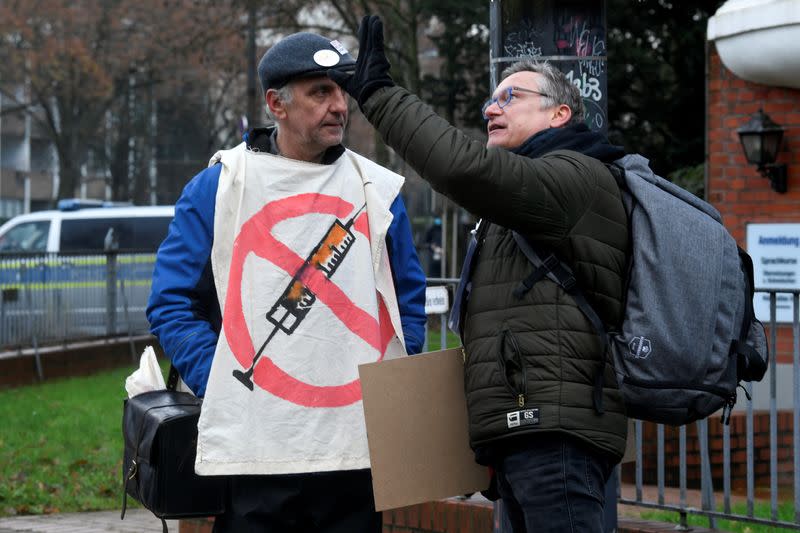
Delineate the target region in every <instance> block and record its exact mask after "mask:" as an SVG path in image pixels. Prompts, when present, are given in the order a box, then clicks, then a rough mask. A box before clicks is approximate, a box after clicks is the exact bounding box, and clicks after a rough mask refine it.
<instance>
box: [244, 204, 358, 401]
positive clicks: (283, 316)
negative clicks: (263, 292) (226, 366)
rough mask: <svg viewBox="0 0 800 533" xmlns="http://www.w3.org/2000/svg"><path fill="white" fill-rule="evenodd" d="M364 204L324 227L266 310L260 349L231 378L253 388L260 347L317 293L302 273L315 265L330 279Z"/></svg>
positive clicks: (300, 315) (293, 323) (292, 323)
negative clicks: (266, 329)
mask: <svg viewBox="0 0 800 533" xmlns="http://www.w3.org/2000/svg"><path fill="white" fill-rule="evenodd" d="M365 207H366V204H364V205H362V206H361V207H360V208H359V209H358V211H356V213H355V214H354V215H353V216H352V217H350V219H349V220H348V221H347V222H346V223H344V224H342V223H341V222H340V221H339V220H334V222H333V224H332V225H331V227H330V228H328V231H327V232H326V233H325V236H324V237H323V238H322V240H321V241H320V242H319V244H317V246H315V247H314V249H313V250H312V251H311V253H310V254H308V258H307V259H306V260H305V262H304V263H303V265H302V266H301V267H300V268H299V269H298V271H297V273H296V274H295V275H294V277H293V278H292V279H291V281H289V285H288V286H287V287H286V290H284V291H283V294H282V295H281V297H280V298H279V299H278V301H277V302H275V304H274V305H273V306H272V308H271V309H270V310H269V312H268V313H267V317H266V318H267V320H268V321H269V322H270V323H271V324H273V326H274V327H273V328H272V331H271V332H270V334H269V336H268V337H267V340H265V341H264V344H262V345H261V348H259V349H258V351H257V352H256V354H255V355H254V356H253V361H252V363H251V364H250V368H248V369H247V370H246V371H241V370H234V371H233V377H235V378H236V379H238V380H239V381H241V382H242V384H243V385H244V386H245V387H247V388H248V389H250V390H253V370H254V369H255V367H256V363H257V362H258V360H259V358H260V357H261V354H262V352H263V351H264V348H266V347H267V344H269V341H271V340H272V338H273V337H274V336H275V334H276V333H278V331H283V332H284V333H286V334H287V335H291V334H292V333H293V332H294V330H295V329H296V328H297V326H298V325H299V324H300V322H302V321H303V319H304V318H305V317H306V315H307V314H308V312H309V311H310V310H311V306H312V305H314V302H315V301H316V300H317V296H316V295H315V294H314V293H313V292H312V291H311V289H310V288H308V287H307V286H306V285H305V284H304V283H303V281H302V278H303V274H304V273H305V272H306V271H307V270H308V269H310V268H315V269H317V270H320V271H322V272H323V273H324V274H325V276H326V277H327V278H328V279H331V276H333V273H334V272H336V269H337V268H339V265H341V264H342V261H344V258H345V256H346V255H347V252H348V251H350V248H351V247H352V246H353V243H354V242H355V241H356V238H355V235H353V232H352V231H351V228H352V227H353V224H354V223H355V220H356V218H358V215H359V214H360V213H361V211H362V210H363V209H364V208H365Z"/></svg>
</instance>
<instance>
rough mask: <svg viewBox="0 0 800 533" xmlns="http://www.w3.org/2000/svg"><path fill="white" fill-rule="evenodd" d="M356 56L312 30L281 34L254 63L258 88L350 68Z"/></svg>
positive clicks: (275, 86) (354, 62)
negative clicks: (280, 37)
mask: <svg viewBox="0 0 800 533" xmlns="http://www.w3.org/2000/svg"><path fill="white" fill-rule="evenodd" d="M355 64H356V60H355V59H354V58H353V56H351V55H350V53H349V52H348V51H347V49H346V48H345V47H344V46H343V45H342V44H341V43H340V42H339V41H332V40H330V39H326V38H325V37H322V36H321V35H317V34H316V33H308V32H300V33H293V34H291V35H289V36H288V37H284V38H283V39H281V40H280V41H278V42H277V43H275V45H273V46H272V48H270V49H269V50H267V53H266V54H264V56H263V57H262V58H261V61H260V62H259V63H258V77H259V79H260V80H261V88H262V89H264V92H267V89H280V88H281V87H283V86H284V85H286V84H287V83H288V82H289V81H291V80H292V79H294V78H305V77H310V76H318V75H321V74H322V75H324V74H325V73H326V72H328V70H329V69H337V70H353V69H354V68H355Z"/></svg>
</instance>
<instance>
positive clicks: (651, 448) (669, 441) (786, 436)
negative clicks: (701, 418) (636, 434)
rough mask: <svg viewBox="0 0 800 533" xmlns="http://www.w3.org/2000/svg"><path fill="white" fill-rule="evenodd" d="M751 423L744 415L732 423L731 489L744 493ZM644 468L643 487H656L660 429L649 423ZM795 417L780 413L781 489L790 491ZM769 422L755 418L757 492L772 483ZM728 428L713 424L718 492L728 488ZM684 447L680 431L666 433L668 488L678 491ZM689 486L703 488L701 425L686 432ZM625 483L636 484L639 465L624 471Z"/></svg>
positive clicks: (645, 432)
mask: <svg viewBox="0 0 800 533" xmlns="http://www.w3.org/2000/svg"><path fill="white" fill-rule="evenodd" d="M746 424H747V421H746V417H745V415H744V414H743V413H742V414H735V415H734V416H732V417H731V423H730V452H731V459H730V461H731V462H730V468H731V486H732V487H733V488H734V489H744V488H745V487H746V486H747V485H746V483H747V426H746ZM642 427H643V435H642V443H643V447H642V465H643V470H642V474H643V482H644V484H646V485H655V484H656V483H657V482H658V477H657V476H658V473H657V466H658V462H657V461H658V456H657V453H658V448H657V438H658V434H657V429H656V425H655V424H652V423H649V422H646V423H643V424H642ZM792 430H793V423H792V413H791V412H780V413H778V415H777V433H778V441H777V449H778V454H777V458H778V465H777V471H778V484H779V485H782V486H791V485H792V483H793V480H794V477H793V459H792V451H793V448H792ZM769 432H770V421H769V413H766V412H759V413H755V415H754V417H753V447H754V450H753V451H754V472H755V486H757V487H768V486H769V483H770V475H769V465H770V441H769ZM722 433H723V426H722V424H720V423H719V419H717V418H713V417H712V418H710V419H709V421H708V434H709V435H708V440H709V458H710V460H711V475H712V477H713V479H714V487H715V488H717V489H721V488H722V482H723V467H724V462H723V459H724V457H723V435H722ZM679 450H680V443H679V430H678V428H676V427H669V426H665V427H664V484H665V485H666V486H668V487H678V486H679V483H680V477H679V476H680V455H679V453H680V452H679ZM686 464H687V467H686V478H687V479H686V483H687V486H688V487H689V488H700V443H699V441H698V439H697V425H696V424H690V425H688V426H687V427H686ZM622 479H623V481H624V482H627V483H634V482H635V479H636V478H635V470H634V463H628V464H625V465H623V468H622Z"/></svg>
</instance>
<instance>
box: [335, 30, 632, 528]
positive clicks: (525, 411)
mask: <svg viewBox="0 0 800 533" xmlns="http://www.w3.org/2000/svg"><path fill="white" fill-rule="evenodd" d="M359 40H360V50H359V54H358V61H357V63H356V69H355V72H354V73H352V74H350V73H336V72H331V73H330V74H329V76H330V77H331V78H333V79H334V80H335V81H336V82H337V83H339V84H340V85H341V86H342V87H343V88H344V89H345V90H346V91H347V92H348V93H350V94H351V95H352V96H353V97H354V98H355V99H356V100H357V101H358V103H359V105H360V106H361V109H362V111H363V112H364V114H365V116H366V117H367V118H368V119H369V121H370V122H371V123H372V124H373V126H374V127H375V128H376V129H377V130H378V131H379V132H380V133H381V134H382V136H383V138H384V140H385V141H386V143H387V144H388V145H389V146H391V147H392V148H393V149H394V150H395V151H396V152H397V153H398V154H399V155H400V156H401V157H403V158H404V159H405V160H406V161H407V162H408V163H409V164H411V166H413V167H414V169H415V170H416V171H417V172H418V173H419V174H420V175H421V176H422V177H423V178H424V179H426V180H427V181H429V182H430V183H431V185H432V186H433V188H434V189H436V190H437V191H439V192H441V193H442V194H444V195H445V196H448V197H449V198H450V199H452V200H453V201H455V202H456V203H458V204H459V205H461V206H463V207H465V208H466V209H468V210H469V211H470V212H472V213H473V214H475V215H477V216H479V217H480V218H481V219H482V222H481V223H480V224H479V226H478V229H477V231H476V245H475V248H474V249H473V250H472V253H471V254H468V256H469V255H471V257H472V259H471V260H468V261H467V262H466V263H465V267H464V269H465V272H464V273H462V279H463V280H464V281H465V282H466V283H465V285H468V286H469V287H470V292H469V294H468V299H467V301H466V302H462V305H461V311H460V314H459V317H460V319H461V320H460V326H461V327H460V331H461V334H462V340H463V343H464V350H465V392H466V400H467V409H468V412H469V425H470V427H469V433H470V444H471V446H472V447H473V449H474V450H475V455H476V460H477V461H478V462H480V463H482V464H487V465H490V466H492V467H493V468H494V470H495V472H496V481H497V488H498V491H499V493H500V496H501V497H502V498H503V503H504V506H505V507H506V509H507V510H508V514H509V517H510V520H511V524H512V527H513V530H514V532H515V533H517V532H532V531H537V532H541V531H557V532H563V531H573V532H581V533H584V532H599V531H602V520H603V504H604V494H603V489H604V485H605V484H606V481H607V479H608V477H609V475H610V473H611V471H612V469H613V467H614V465H616V464H617V463H618V462H619V460H620V459H621V457H622V455H623V452H624V448H625V438H626V430H627V419H626V417H625V414H624V412H625V411H624V407H623V403H622V401H621V398H620V395H619V393H618V390H617V385H616V381H615V378H614V370H613V367H612V364H611V362H610V360H609V359H608V358H607V357H606V355H605V350H604V346H603V345H602V343H601V341H600V339H599V338H598V336H597V335H596V334H595V329H594V328H593V326H592V324H591V323H590V321H589V319H587V318H586V316H584V314H583V313H582V312H581V310H580V309H579V307H578V305H577V304H576V303H575V300H574V299H573V297H572V296H571V295H570V294H567V293H566V292H565V291H564V290H563V289H562V288H561V287H560V286H559V285H557V284H555V283H554V282H552V281H550V279H548V278H546V277H541V276H540V275H541V274H542V272H536V270H538V269H534V267H533V266H532V265H531V263H530V262H529V261H528V259H527V258H526V256H525V254H524V253H523V251H522V249H521V245H520V244H518V243H519V242H520V241H518V240H517V238H515V236H514V232H516V233H518V234H520V235H522V236H523V237H524V238H525V240H527V241H528V242H530V243H533V244H535V245H538V246H539V247H540V248H543V249H546V250H549V251H551V252H553V253H555V255H556V256H557V257H558V258H559V259H561V260H562V261H564V262H565V263H567V264H568V265H569V266H570V267H571V269H572V271H573V273H574V277H575V279H576V281H577V284H578V285H579V286H580V287H581V289H582V291H583V293H584V294H585V295H586V297H587V299H588V300H589V301H590V303H591V305H592V306H593V307H594V308H595V309H596V310H597V312H598V314H599V315H600V319H601V320H602V322H603V323H604V325H605V327H606V329H609V328H612V329H613V328H614V327H615V326H617V325H618V324H619V322H620V321H621V313H622V309H623V287H624V284H625V265H626V259H627V254H628V248H629V243H628V222H627V218H626V214H625V210H624V207H623V204H622V200H621V196H620V191H619V187H618V186H617V183H616V181H615V179H614V177H613V176H612V174H611V173H610V172H609V170H608V169H607V167H606V165H605V164H606V163H611V162H612V161H614V160H616V159H618V158H620V157H622V156H623V155H624V152H623V151H622V149H621V148H620V147H617V146H613V145H611V144H609V143H608V141H607V140H606V138H605V137H604V136H602V135H601V134H598V133H595V132H592V131H590V130H589V129H588V128H587V127H586V125H585V124H584V108H583V103H582V101H581V97H580V94H579V93H578V90H577V89H576V88H575V87H574V86H573V85H572V84H571V83H570V82H569V81H568V80H567V79H566V78H565V76H564V75H563V74H562V73H560V72H559V71H558V70H556V69H555V68H553V67H552V66H550V65H547V64H538V63H533V62H529V61H522V62H518V63H515V64H513V65H511V66H510V67H509V68H508V69H506V70H505V71H504V72H503V74H502V81H501V83H500V84H499V86H498V87H497V89H496V90H495V91H494V94H493V95H492V97H491V98H490V99H489V100H488V101H487V102H486V104H485V105H484V107H483V114H484V118H485V119H486V124H487V133H488V136H489V138H488V142H487V143H486V146H483V145H482V144H481V143H479V142H476V141H473V140H471V139H470V138H468V137H467V136H466V135H464V134H463V133H462V132H460V131H459V130H458V129H456V128H454V127H452V126H451V125H450V124H448V123H447V122H446V121H445V120H444V119H442V118H440V117H439V116H438V115H436V114H435V113H434V112H433V111H432V110H431V109H430V108H429V107H427V106H426V105H425V104H423V103H422V102H420V101H419V99H417V97H415V96H414V95H412V94H410V93H409V92H408V91H406V90H405V89H403V88H401V87H398V86H396V85H395V84H394V82H393V81H392V79H391V77H390V76H389V64H388V62H387V61H386V58H385V55H384V52H383V27H382V23H381V21H380V19H379V18H378V17H374V16H372V17H365V18H364V20H363V21H362V23H361V28H360V30H359ZM537 277H541V279H537ZM523 281H525V283H524V284H523Z"/></svg>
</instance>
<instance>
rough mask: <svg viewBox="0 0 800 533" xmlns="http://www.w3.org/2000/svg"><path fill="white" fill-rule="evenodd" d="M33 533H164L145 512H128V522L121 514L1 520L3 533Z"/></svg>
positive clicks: (172, 527) (171, 527)
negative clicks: (120, 517)
mask: <svg viewBox="0 0 800 533" xmlns="http://www.w3.org/2000/svg"><path fill="white" fill-rule="evenodd" d="M167 526H168V527H169V530H170V532H173V531H174V532H175V533H177V531H178V521H177V520H167ZM20 531H34V532H38V533H150V532H152V533H161V520H159V519H158V518H156V517H155V516H153V515H152V513H150V511H148V510H146V509H129V510H128V511H127V512H126V513H125V520H120V519H119V511H100V512H93V513H57V514H50V515H30V516H14V517H6V518H0V533H17V532H20Z"/></svg>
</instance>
